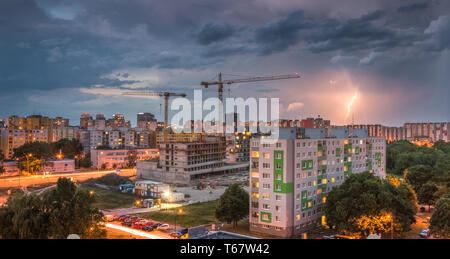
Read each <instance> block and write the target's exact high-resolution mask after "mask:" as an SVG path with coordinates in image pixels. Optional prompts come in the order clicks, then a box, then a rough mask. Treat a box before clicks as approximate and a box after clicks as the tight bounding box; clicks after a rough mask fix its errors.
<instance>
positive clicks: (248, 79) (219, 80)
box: [200, 73, 300, 120]
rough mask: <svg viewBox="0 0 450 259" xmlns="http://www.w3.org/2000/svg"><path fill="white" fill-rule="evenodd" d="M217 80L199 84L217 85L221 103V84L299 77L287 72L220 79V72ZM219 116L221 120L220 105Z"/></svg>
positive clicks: (206, 86) (205, 85)
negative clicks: (285, 73) (286, 73)
mask: <svg viewBox="0 0 450 259" xmlns="http://www.w3.org/2000/svg"><path fill="white" fill-rule="evenodd" d="M217 78H218V81H211V82H205V81H202V82H201V83H200V85H202V86H203V87H205V88H208V87H209V86H210V85H217V86H218V98H219V100H220V101H221V102H222V103H223V85H224V84H225V85H231V84H236V83H249V82H260V81H271V80H281V79H293V78H300V75H299V74H298V73H295V74H288V75H277V76H258V77H248V78H239V79H231V80H223V81H222V73H219V75H218V77H217ZM219 118H220V119H221V120H222V119H223V118H222V106H221V105H219Z"/></svg>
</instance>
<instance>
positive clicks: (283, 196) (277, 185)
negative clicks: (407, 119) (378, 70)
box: [249, 128, 386, 237]
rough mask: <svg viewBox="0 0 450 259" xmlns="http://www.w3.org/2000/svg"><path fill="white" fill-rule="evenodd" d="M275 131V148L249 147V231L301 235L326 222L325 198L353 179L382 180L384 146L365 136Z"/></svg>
mask: <svg viewBox="0 0 450 259" xmlns="http://www.w3.org/2000/svg"><path fill="white" fill-rule="evenodd" d="M324 136H325V134H324V129H323V128H320V129H307V128H280V137H279V139H278V140H277V141H276V143H271V144H268V143H264V139H263V138H264V137H261V138H253V139H251V143H250V151H251V154H250V156H251V157H250V193H249V194H250V230H251V231H253V232H259V233H265V234H271V235H275V236H280V237H291V236H294V235H300V234H302V233H305V232H306V231H307V230H309V229H311V228H312V227H314V226H316V225H317V224H322V223H323V222H325V220H326V219H325V218H324V217H322V209H323V205H324V204H325V203H326V199H327V194H328V192H329V191H330V190H331V189H332V188H333V187H335V186H337V185H340V184H341V183H342V182H343V181H344V179H345V178H346V177H347V176H348V175H350V174H355V173H361V172H364V171H370V172H372V173H374V174H376V175H378V176H380V177H382V178H384V177H385V164H386V160H385V159H386V140H385V138H384V137H368V136H367V131H364V130H358V131H356V130H353V132H351V133H350V134H349V131H348V130H347V129H337V130H333V129H331V130H330V136H331V137H328V138H325V137H324Z"/></svg>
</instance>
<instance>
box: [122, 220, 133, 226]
mask: <svg viewBox="0 0 450 259" xmlns="http://www.w3.org/2000/svg"><path fill="white" fill-rule="evenodd" d="M132 225H133V222H132V221H123V222H122V226H126V227H131V226H132Z"/></svg>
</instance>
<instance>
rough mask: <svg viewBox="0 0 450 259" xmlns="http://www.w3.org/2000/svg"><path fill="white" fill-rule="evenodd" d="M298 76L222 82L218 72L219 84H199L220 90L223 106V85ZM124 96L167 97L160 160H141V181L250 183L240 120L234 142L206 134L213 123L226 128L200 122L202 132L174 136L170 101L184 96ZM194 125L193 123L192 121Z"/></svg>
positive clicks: (220, 110) (138, 93)
mask: <svg viewBox="0 0 450 259" xmlns="http://www.w3.org/2000/svg"><path fill="white" fill-rule="evenodd" d="M299 77H300V76H299V75H298V73H295V74H291V75H278V76H266V77H248V78H241V79H233V80H222V73H219V74H218V76H217V81H210V82H205V81H203V82H201V83H200V85H201V86H202V87H204V88H209V87H210V86H214V85H216V86H217V87H218V92H217V93H218V100H219V101H220V103H223V92H224V85H231V84H237V83H249V82H261V81H271V80H281V79H294V78H299ZM123 95H127V96H139V97H143V96H149V97H155V96H156V97H163V98H164V128H163V130H162V134H160V135H159V136H158V137H157V145H158V147H159V149H160V157H159V159H154V160H146V161H138V162H137V164H136V168H137V177H138V178H141V179H148V180H152V181H158V182H164V183H170V184H177V185H187V186H189V185H195V186H197V185H199V186H200V185H208V186H218V185H226V184H231V183H241V184H246V183H247V182H248V174H249V161H248V158H249V148H248V143H249V139H250V137H251V133H250V132H240V133H239V132H238V129H237V127H236V125H237V124H239V123H240V121H239V119H240V118H237V116H235V117H234V126H235V127H234V132H233V133H232V135H231V137H232V139H231V140H230V139H228V140H227V136H226V134H225V133H223V132H224V130H222V129H223V128H222V129H221V130H219V131H218V132H215V133H212V134H211V133H209V134H207V133H205V131H204V126H205V124H213V125H214V126H213V127H216V126H218V127H217V128H220V127H226V125H224V124H222V125H220V124H216V122H208V121H206V122H205V121H201V122H200V124H201V127H202V130H201V133H185V132H181V133H174V132H173V130H172V128H171V125H170V124H169V118H168V116H169V115H168V113H169V99H170V97H186V94H185V93H171V92H155V91H151V90H143V91H142V90H141V91H129V92H124V93H123ZM218 115H219V118H221V119H220V120H222V119H223V107H222V105H219V106H218ZM244 121H245V115H244ZM191 123H194V122H193V121H191ZM244 125H245V124H244ZM241 130H242V129H241ZM245 130H248V127H247V128H245V127H244V131H245ZM248 133H249V134H248ZM229 137H230V136H228V138H229ZM243 141H244V142H245V143H246V144H245V145H243V144H242V143H243Z"/></svg>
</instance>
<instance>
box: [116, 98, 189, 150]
mask: <svg viewBox="0 0 450 259" xmlns="http://www.w3.org/2000/svg"><path fill="white" fill-rule="evenodd" d="M122 95H127V96H158V97H164V142H166V141H167V131H168V128H169V126H168V125H169V98H170V97H172V96H181V97H186V94H184V93H169V92H154V91H150V90H143V91H132V92H124V93H122Z"/></svg>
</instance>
